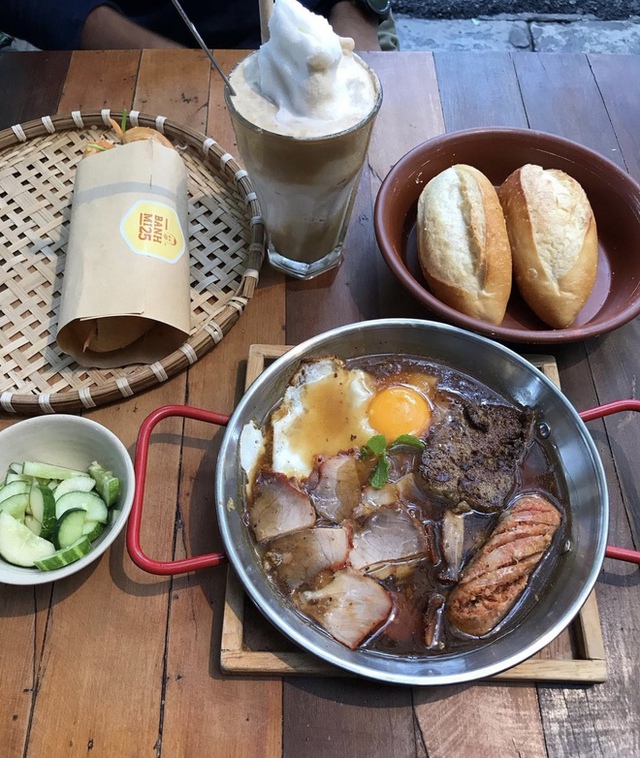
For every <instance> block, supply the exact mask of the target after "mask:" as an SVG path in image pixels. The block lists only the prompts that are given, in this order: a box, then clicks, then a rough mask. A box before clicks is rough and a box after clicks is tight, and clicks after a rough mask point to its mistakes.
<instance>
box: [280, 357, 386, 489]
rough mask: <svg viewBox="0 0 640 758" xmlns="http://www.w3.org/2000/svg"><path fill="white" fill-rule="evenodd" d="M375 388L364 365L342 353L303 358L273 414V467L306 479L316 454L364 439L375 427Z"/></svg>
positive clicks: (354, 445) (333, 452)
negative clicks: (370, 412) (354, 365)
mask: <svg viewBox="0 0 640 758" xmlns="http://www.w3.org/2000/svg"><path fill="white" fill-rule="evenodd" d="M374 391H375V389H374V385H373V381H372V379H371V378H370V377H369V376H368V375H367V374H366V373H365V372H364V371H361V370H359V369H346V368H345V367H344V364H343V362H342V361H341V360H340V359H338V358H323V359H320V360H317V361H312V362H308V363H305V364H303V366H302V367H301V368H300V370H299V371H298V372H297V374H296V375H295V376H294V378H293V380H292V382H291V384H290V385H289V387H287V390H286V392H285V395H284V398H283V400H282V403H281V404H280V405H279V406H278V408H277V409H276V410H275V411H274V412H273V414H272V417H271V424H272V430H273V469H274V470H275V471H279V472H282V473H283V474H286V475H287V476H290V477H295V478H297V479H303V478H305V477H307V476H309V474H310V473H311V470H312V468H313V464H314V460H315V457H316V456H317V455H325V456H329V455H335V454H337V453H339V452H341V451H344V450H349V449H350V448H353V447H359V446H362V445H364V444H365V443H366V442H367V440H369V439H370V438H371V437H372V436H373V435H375V433H376V432H375V431H374V429H373V428H372V427H371V426H370V424H369V421H368V418H367V408H368V406H369V403H370V401H371V398H372V396H373V394H374Z"/></svg>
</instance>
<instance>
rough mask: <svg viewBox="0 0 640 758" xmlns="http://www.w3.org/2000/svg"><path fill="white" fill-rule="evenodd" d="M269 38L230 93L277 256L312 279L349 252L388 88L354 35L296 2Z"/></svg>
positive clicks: (240, 70) (244, 64) (283, 8)
mask: <svg viewBox="0 0 640 758" xmlns="http://www.w3.org/2000/svg"><path fill="white" fill-rule="evenodd" d="M269 30H270V38H269V41H268V42H266V43H265V44H263V45H262V47H261V48H260V50H258V51H257V52H255V53H252V54H251V55H249V56H248V57H247V58H245V59H244V60H243V61H241V62H240V63H239V64H238V66H236V68H235V69H234V70H233V71H232V73H231V76H230V80H231V84H232V86H233V88H234V90H235V92H236V94H235V95H233V96H232V95H231V94H230V93H229V91H228V90H227V92H226V102H227V107H228V109H229V112H230V114H231V117H232V121H233V126H234V130H235V133H236V139H237V142H238V150H239V153H240V157H241V159H242V161H243V162H244V165H245V167H246V169H247V171H248V172H249V175H250V177H251V180H252V182H253V184H254V187H255V189H256V192H257V194H258V198H259V200H260V204H261V206H262V211H263V215H264V220H265V225H266V228H267V239H268V251H267V252H268V256H269V261H270V263H271V264H272V265H273V266H274V267H275V268H277V269H279V270H280V271H284V272H285V273H286V274H289V275H290V276H294V277H296V278H299V279H311V278H312V277H314V276H317V275H318V274H321V273H323V272H325V271H327V270H329V269H331V268H333V267H334V266H338V265H339V264H340V262H341V260H342V247H343V243H344V237H345V234H346V231H347V226H348V223H349V217H350V215H351V209H352V206H353V202H354V199H355V194H356V191H357V187H358V180H359V177H360V173H361V171H362V167H363V164H364V161H365V157H366V153H367V148H368V146H369V139H370V137H371V131H372V128H373V123H374V121H375V117H376V115H377V113H378V110H379V109H380V105H381V103H382V89H381V87H380V82H379V81H378V78H377V76H376V75H375V73H374V72H373V70H372V69H371V68H370V67H369V66H367V64H366V63H364V61H362V60H361V59H360V58H359V57H358V56H357V55H355V54H354V53H353V41H352V40H350V39H348V38H341V37H338V36H337V35H336V34H335V33H334V32H333V30H332V29H331V27H330V25H329V23H328V22H327V21H326V20H325V19H324V18H322V17H320V16H316V15H315V14H313V13H311V12H310V11H309V10H307V9H306V8H304V7H303V6H302V5H300V3H298V2H297V1H296V0H276V3H275V5H274V10H273V13H272V15H271V19H270V23H269Z"/></svg>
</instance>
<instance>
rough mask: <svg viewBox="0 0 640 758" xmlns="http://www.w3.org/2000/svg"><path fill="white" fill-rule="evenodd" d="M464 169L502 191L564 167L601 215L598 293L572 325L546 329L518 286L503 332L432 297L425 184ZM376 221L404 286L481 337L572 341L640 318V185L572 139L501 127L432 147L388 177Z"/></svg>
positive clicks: (419, 151)
mask: <svg viewBox="0 0 640 758" xmlns="http://www.w3.org/2000/svg"><path fill="white" fill-rule="evenodd" d="M456 163H467V164H470V165H472V166H475V167H476V168H477V169H479V170H480V171H482V172H483V173H484V174H486V176H487V177H488V178H489V179H490V180H491V182H492V183H493V184H494V185H495V186H496V187H498V186H499V185H500V184H501V183H502V182H503V181H504V180H505V179H506V178H507V176H508V175H509V174H510V173H511V172H512V171H514V170H515V169H517V168H519V167H520V166H522V165H524V164H525V163H535V164H538V165H540V166H542V167H543V168H558V169H562V170H563V171H565V172H566V173H567V174H570V175H571V176H572V177H573V178H574V179H576V180H577V181H578V182H580V184H581V185H582V187H583V188H584V190H585V192H586V193H587V196H588V198H589V201H590V202H591V206H592V208H593V211H594V214H595V217H596V223H597V227H598V243H599V244H598V247H599V262H598V274H597V278H596V283H595V286H594V289H593V292H592V293H591V296H590V298H589V300H588V301H587V303H586V304H585V306H584V308H583V309H582V311H581V312H580V313H579V314H578V316H577V318H576V320H575V322H574V323H573V324H572V325H571V326H570V327H567V328H566V329H552V328H550V327H549V326H547V325H546V324H544V323H543V322H542V321H540V319H539V318H538V317H537V316H536V315H535V314H534V313H533V312H532V311H531V310H530V308H529V307H528V306H527V305H526V303H525V302H524V300H523V299H522V298H521V297H520V295H519V293H518V291H517V289H516V288H515V286H514V288H513V291H512V294H511V298H510V300H509V304H508V306H507V312H506V315H505V318H504V321H503V322H502V324H500V325H499V326H494V325H493V324H489V323H487V322H484V321H480V320H477V319H474V318H470V317H469V316H465V315H464V314H462V313H460V312H459V311H456V310H454V309H453V308H450V307H449V306H447V305H445V304H444V303H443V302H441V301H440V300H438V299H437V298H436V297H434V296H433V295H432V294H431V292H430V291H429V287H428V285H427V283H426V281H425V279H424V277H423V275H422V272H421V270H420V264H419V262H418V251H417V238H416V208H417V202H418V197H419V196H420V193H421V191H422V189H423V187H424V186H425V184H426V183H427V182H428V181H429V180H430V179H432V178H433V177H434V176H436V174H438V173H440V172H441V171H443V170H444V169H446V168H449V167H450V166H452V165H454V164H456ZM374 223H375V230H376V236H377V239H378V245H379V246H380V250H381V251H382V254H383V256H384V258H385V260H386V261H387V264H388V265H389V267H390V268H391V270H392V271H393V273H394V274H395V275H396V276H397V278H398V279H399V280H400V282H401V283H402V284H403V285H404V287H406V289H407V290H408V291H409V292H410V293H411V294H412V295H413V296H414V297H415V298H416V299H417V300H418V301H419V302H421V303H422V304H423V305H424V306H425V307H426V308H427V309H428V310H430V311H432V312H433V313H437V314H438V315H440V316H441V317H442V318H443V320H445V321H448V322H450V323H453V324H457V325H458V326H462V327H465V328H467V329H471V330H473V331H475V332H479V333H481V334H486V335H489V336H491V337H495V338H498V339H502V340H506V341H511V342H532V343H552V342H571V341H575V340H582V339H586V338H588V337H595V336H597V335H599V334H603V333H604V332H608V331H611V330H612V329H616V328H617V327H619V326H621V325H622V324H625V323H626V322H627V321H630V320H631V319H632V318H634V317H635V316H637V315H638V313H640V186H638V184H637V183H636V182H634V181H633V179H631V177H630V176H629V175H628V174H627V173H625V172H624V171H622V170H621V169H620V168H618V167H617V166H616V165H615V164H614V163H612V162H611V161H609V160H607V159H606V158H604V157H603V156H601V155H599V154H598V153H595V152H593V151H592V150H589V149H588V148H586V147H583V146H582V145H578V144H577V143H575V142H571V141H570V140H566V139H562V138H561V137H556V136H554V135H552V134H544V133H542V132H534V131H529V130H526V129H505V128H502V129H498V128H495V129H476V130H471V131H463V132H454V133H452V134H447V135H444V136H442V137H437V138H435V139H432V140H429V141H428V142H424V143H423V144H421V145H418V147H416V148H414V149H413V150H411V152H409V153H407V154H406V155H405V156H404V157H403V158H401V159H400V160H399V161H398V163H396V165H395V166H394V167H393V168H392V169H391V171H390V172H389V174H388V175H387V176H386V178H385V180H384V181H383V183H382V186H381V187H380V191H379V193H378V197H377V199H376V205H375V215H374Z"/></svg>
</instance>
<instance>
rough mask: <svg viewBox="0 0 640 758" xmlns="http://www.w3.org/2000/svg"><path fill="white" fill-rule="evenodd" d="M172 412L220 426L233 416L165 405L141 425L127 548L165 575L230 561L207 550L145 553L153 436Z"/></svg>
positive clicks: (154, 571) (134, 558)
mask: <svg viewBox="0 0 640 758" xmlns="http://www.w3.org/2000/svg"><path fill="white" fill-rule="evenodd" d="M169 416H182V417H183V418H191V419H195V420H196V421H206V422H207V423H208V424H217V425H218V426H226V425H227V423H228V422H229V416H224V415H222V414H220V413H213V412H212V411H205V410H202V409H201V408H192V407H191V406H188V405H165V406H163V407H162V408H158V409H157V410H155V411H153V412H152V413H150V414H149V415H148V416H147V418H146V419H145V420H144V421H143V422H142V425H141V426H140V431H139V432H138V442H137V445H136V457H135V461H134V466H133V467H134V470H135V474H136V486H135V492H134V495H133V505H132V506H131V515H130V516H129V522H128V524H127V550H128V552H129V555H130V556H131V560H132V561H133V562H134V563H135V564H136V566H139V567H140V568H141V569H143V570H144V571H148V572H149V573H150V574H160V575H162V576H169V575H173V574H184V573H186V572H187V571H194V570H195V569H200V568H206V567H207V566H219V565H220V564H221V563H226V562H227V556H226V555H225V554H224V553H207V554H205V555H198V556H196V557H195V558H185V559H183V560H180V561H156V560H154V559H153V558H149V557H148V556H147V555H145V553H143V552H142V548H141V547H140V525H141V524H142V503H143V501H144V490H145V485H146V475H147V458H148V456H149V440H150V438H151V432H152V431H153V429H154V427H155V425H156V424H157V423H158V422H159V421H162V419H165V418H168V417H169Z"/></svg>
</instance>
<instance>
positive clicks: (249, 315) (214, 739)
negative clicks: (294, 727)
mask: <svg viewBox="0 0 640 758" xmlns="http://www.w3.org/2000/svg"><path fill="white" fill-rule="evenodd" d="M227 62H228V61H227V60H226V59H224V56H223V61H222V65H226V64H227ZM208 69H209V65H208V62H207V70H208ZM189 81H192V80H191V77H189ZM222 86H223V85H222V80H221V79H220V77H218V76H217V75H216V74H215V72H213V71H211V75H210V77H209V78H208V79H207V83H206V91H205V92H204V93H202V94H200V93H199V92H197V91H196V90H193V91H190V92H189V95H188V99H189V101H190V102H193V103H197V102H200V101H208V100H211V101H212V102H215V103H218V104H219V103H221V102H222ZM198 114H199V115H200V116H203V117H205V121H204V123H203V124H202V127H201V128H202V129H203V130H204V129H206V131H207V134H209V135H211V136H212V137H213V138H214V139H215V140H216V141H217V142H219V143H220V144H221V145H222V146H224V147H225V149H226V150H232V143H233V139H232V137H233V131H232V128H231V124H230V120H229V118H228V116H227V115H226V112H224V111H221V110H220V109H219V108H218V109H216V110H215V111H212V112H211V113H209V112H207V111H205V110H199V111H198ZM199 128H200V127H199ZM284 305H285V293H284V280H283V277H282V276H281V275H276V274H272V273H271V272H270V271H269V270H268V269H267V270H265V269H263V272H262V275H261V284H260V285H259V287H258V289H257V291H256V293H255V295H254V297H253V298H252V300H251V301H250V302H249V304H248V306H247V309H246V311H245V313H244V314H243V315H242V317H241V319H240V320H239V321H238V323H237V324H236V325H235V326H234V327H233V328H232V330H231V331H230V332H229V333H228V334H227V335H226V336H225V339H224V340H223V341H222V342H221V343H220V344H219V345H218V346H216V347H215V348H214V349H213V350H212V351H211V352H210V353H209V354H208V355H206V356H205V357H204V358H203V359H202V360H200V361H199V362H198V363H196V364H195V365H194V366H192V367H191V368H190V369H189V373H188V384H187V394H188V402H189V404H190V405H194V406H197V407H203V408H209V409H212V410H217V411H219V412H222V413H231V412H232V411H233V408H234V407H235V405H236V403H237V402H238V400H239V399H240V397H241V395H242V392H243V380H244V377H243V375H242V374H243V372H242V367H243V365H244V361H245V360H246V357H247V355H248V351H249V345H250V344H251V342H255V341H260V340H261V339H264V338H265V335H269V339H270V340H273V341H274V342H278V341H279V340H280V341H282V340H283V338H284V331H283V330H284V318H285V312H284ZM223 431H224V430H221V429H215V428H214V427H210V426H208V425H206V424H203V423H198V422H193V421H188V422H186V423H185V428H184V438H183V444H182V450H181V461H180V469H179V482H180V486H179V496H178V497H179V499H178V503H179V520H178V523H177V531H176V550H175V557H176V558H177V559H179V558H182V557H185V556H187V555H196V554H200V553H204V552H210V551H212V550H220V549H221V548H222V543H221V539H220V535H219V532H218V529H217V524H216V519H215V515H214V507H215V503H214V497H213V485H214V470H215V465H216V458H217V452H218V447H219V444H220V441H221V438H222V434H223ZM175 476H176V479H177V478H178V470H176V471H175ZM225 583H226V569H225V568H224V567H220V568H213V569H208V570H206V571H201V572H198V573H196V574H193V575H189V576H182V577H177V578H176V579H175V580H174V581H173V587H172V592H171V613H170V619H169V626H168V648H167V668H166V677H167V678H166V692H165V706H164V714H163V734H162V751H163V754H164V755H168V756H172V755H220V756H229V758H233V757H234V756H237V757H238V758H242V757H243V756H247V755H251V756H256V758H258V757H259V756H264V757H265V758H275V757H276V756H278V755H280V752H281V714H282V711H281V707H282V697H281V694H282V684H281V681H280V680H278V679H274V680H269V679H264V680H262V681H259V682H248V681H245V680H242V679H235V680H234V679H226V678H223V677H222V676H221V673H220V667H219V655H220V645H221V639H220V638H221V629H222V610H223V607H224V591H225ZM203 712H206V713H207V718H206V719H202V713H203ZM193 723H198V725H199V727H198V728H197V729H185V724H193Z"/></svg>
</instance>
